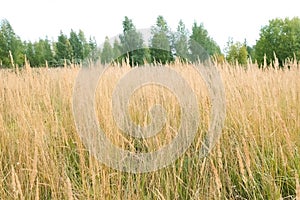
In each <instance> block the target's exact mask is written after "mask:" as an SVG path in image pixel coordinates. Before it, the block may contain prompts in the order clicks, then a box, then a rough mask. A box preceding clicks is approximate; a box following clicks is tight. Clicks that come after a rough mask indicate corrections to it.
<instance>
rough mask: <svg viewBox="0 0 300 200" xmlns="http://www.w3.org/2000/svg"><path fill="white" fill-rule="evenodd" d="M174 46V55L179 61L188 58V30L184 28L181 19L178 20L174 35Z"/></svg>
mask: <svg viewBox="0 0 300 200" xmlns="http://www.w3.org/2000/svg"><path fill="white" fill-rule="evenodd" d="M174 48H175V52H176V56H177V57H178V58H179V59H180V60H181V61H184V60H187V59H188V58H189V49H188V48H189V47H188V30H187V29H186V28H185V24H184V23H183V21H182V20H180V21H179V23H178V26H177V32H176V33H175V35H174Z"/></svg>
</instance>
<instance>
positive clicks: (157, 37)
mask: <svg viewBox="0 0 300 200" xmlns="http://www.w3.org/2000/svg"><path fill="white" fill-rule="evenodd" d="M151 32H152V35H153V36H152V38H151V46H150V54H151V59H152V61H154V60H155V61H158V62H161V63H162V64H166V63H168V62H170V61H173V55H172V51H171V42H170V40H171V34H170V30H169V27H168V25H167V22H166V20H165V19H164V18H163V16H158V17H157V19H156V26H153V27H152V30H151Z"/></svg>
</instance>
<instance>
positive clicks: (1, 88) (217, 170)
mask: <svg viewBox="0 0 300 200" xmlns="http://www.w3.org/2000/svg"><path fill="white" fill-rule="evenodd" d="M170 67H171V68H174V69H175V70H176V71H178V72H179V73H181V74H182V76H183V77H184V78H185V80H187V82H188V83H189V84H190V86H191V88H193V90H194V92H195V94H196V96H197V99H198V105H199V111H200V117H201V120H200V122H199V129H198V133H197V136H196V138H195V140H194V142H193V143H192V145H191V146H190V148H189V149H188V150H187V151H186V152H185V154H184V155H182V156H181V157H180V158H179V159H178V160H176V161H175V162H174V163H173V164H172V165H170V166H167V167H166V168H163V169H160V170H158V171H155V172H150V173H141V174H132V173H125V172H120V171H117V170H114V169H111V168H109V167H107V166H105V165H103V164H102V163H100V162H98V161H97V159H95V158H94V157H93V155H91V154H89V152H88V151H87V149H86V148H85V146H84V145H83V143H82V142H81V140H80V138H79V136H78V134H77V132H76V126H75V123H74V118H73V114H72V95H73V93H72V92H73V87H74V83H75V79H76V76H77V74H78V72H79V68H57V69H45V68H40V69H31V70H27V71H25V70H24V71H21V72H20V73H18V74H16V73H14V72H12V71H8V70H1V71H0V199H281V198H283V199H296V198H297V199H300V183H299V181H300V179H299V174H300V152H299V150H300V149H299V148H300V66H299V64H298V66H297V64H295V63H294V65H293V66H292V67H291V68H290V69H289V70H278V69H273V68H269V69H265V70H260V69H258V67H257V66H256V65H255V64H251V65H249V66H248V68H247V70H245V69H244V68H242V67H237V66H230V65H228V64H222V65H218V69H219V71H220V74H221V77H222V80H223V83H224V86H225V92H226V112H227V113H226V120H225V125H224V128H223V133H222V136H221V138H220V140H219V142H218V143H217V145H216V146H215V148H214V149H213V151H212V152H211V153H210V154H209V156H207V157H205V158H199V157H198V155H199V150H200V146H201V141H202V140H201V139H202V138H203V136H204V134H205V132H206V131H207V128H208V122H209V113H210V106H211V102H210V99H209V97H208V95H207V90H206V89H205V84H204V83H203V81H202V80H201V77H199V76H197V74H196V73H195V72H194V71H193V70H192V69H191V68H190V67H189V66H187V65H182V64H175V65H172V66H170ZM129 70H130V68H129V67H121V68H118V67H111V68H110V69H109V70H108V71H107V72H106V74H105V76H104V78H103V79H101V80H100V81H99V85H98V89H97V94H96V104H97V106H96V110H97V116H98V119H99V123H100V125H101V127H102V129H103V130H104V131H105V133H106V134H107V136H108V138H110V140H111V141H112V142H113V143H114V144H115V145H117V146H120V147H121V148H125V149H126V148H127V149H128V150H131V151H137V148H139V151H145V152H147V151H151V150H156V149H157V148H159V147H160V146H163V145H167V144H168V143H169V142H170V141H171V140H172V139H173V138H174V136H175V135H176V129H177V128H178V124H179V122H180V121H179V115H180V112H179V110H180V108H179V105H178V102H177V101H176V97H175V96H174V95H172V93H171V92H170V91H167V90H166V89H163V88H161V87H156V86H149V87H144V88H142V89H141V90H140V91H136V93H134V95H133V96H132V98H131V101H130V105H129V113H130V115H131V118H132V120H133V121H134V122H136V123H139V124H147V123H149V117H147V116H145V113H146V112H147V110H148V109H149V108H150V107H151V106H152V105H154V104H156V103H160V104H162V105H163V106H164V107H165V109H166V111H167V115H168V120H167V123H166V127H165V128H164V129H163V130H162V132H161V133H159V134H158V135H157V136H155V137H153V138H150V139H149V140H147V141H136V140H134V139H132V138H130V137H127V136H124V134H121V131H120V130H118V128H117V126H116V124H115V123H114V121H113V118H112V115H111V106H110V101H111V100H110V98H111V95H112V91H113V88H114V85H115V84H116V82H117V81H118V79H119V78H120V77H122V75H124V74H125V73H126V72H128V71H129ZM150 93H151V96H150V95H147V94H150Z"/></svg>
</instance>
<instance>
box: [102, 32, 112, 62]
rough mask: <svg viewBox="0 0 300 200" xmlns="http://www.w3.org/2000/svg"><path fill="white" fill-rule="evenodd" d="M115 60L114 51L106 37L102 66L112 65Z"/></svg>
mask: <svg viewBox="0 0 300 200" xmlns="http://www.w3.org/2000/svg"><path fill="white" fill-rule="evenodd" d="M113 59H114V51H113V48H112V46H111V44H110V41H109V39H108V37H106V38H105V42H104V44H103V49H102V53H101V63H102V64H106V63H110V62H111V61H112V60H113Z"/></svg>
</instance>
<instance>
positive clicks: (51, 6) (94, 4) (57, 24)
mask: <svg viewBox="0 0 300 200" xmlns="http://www.w3.org/2000/svg"><path fill="white" fill-rule="evenodd" d="M299 8H300V1H299V0H284V1H283V0H273V1H272V0H252V1H243V0H206V1H203V0H185V1H178V0H173V1H171V0H151V1H150V0H149V1H142V0H118V1H117V0H109V1H101V0H84V1H79V0H0V19H4V18H6V19H7V20H8V21H9V22H10V23H11V25H12V27H13V28H14V31H15V32H16V34H17V35H19V36H20V37H21V39H22V40H31V41H36V40H38V39H39V38H42V39H44V38H45V37H46V36H48V38H49V39H54V40H57V36H58V35H59V32H60V30H62V31H63V32H64V33H65V34H69V32H70V30H71V28H72V29H73V30H75V31H77V30H79V29H81V30H83V31H84V33H85V34H86V36H87V37H88V36H95V37H96V40H97V42H98V44H100V43H102V42H103V41H104V38H105V36H108V37H113V36H115V35H117V34H119V33H120V32H121V31H122V21H123V19H124V16H128V17H129V18H131V19H132V20H133V23H134V24H135V26H136V28H137V29H143V28H150V27H151V26H152V25H154V24H155V21H156V18H157V16H158V15H162V16H164V18H165V19H166V21H167V22H168V25H169V26H170V27H171V29H172V30H173V31H175V30H176V27H177V24H178V22H179V20H180V19H182V20H183V22H184V23H185V24H186V26H187V28H188V29H189V30H191V26H192V24H193V22H194V21H196V22H198V23H203V24H204V27H205V28H206V29H207V30H208V33H209V35H210V36H211V37H212V38H213V39H214V40H215V41H216V42H217V43H218V44H219V45H220V47H221V49H222V50H223V49H224V47H225V44H226V42H227V41H228V38H229V37H233V39H234V40H236V41H241V42H243V41H244V39H245V38H246V39H247V41H248V43H249V44H250V45H253V44H255V41H256V40H257V39H258V37H259V30H260V28H261V27H262V26H264V25H266V24H268V21H269V20H270V19H273V18H276V17H281V18H284V17H294V16H300V9H299Z"/></svg>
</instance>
